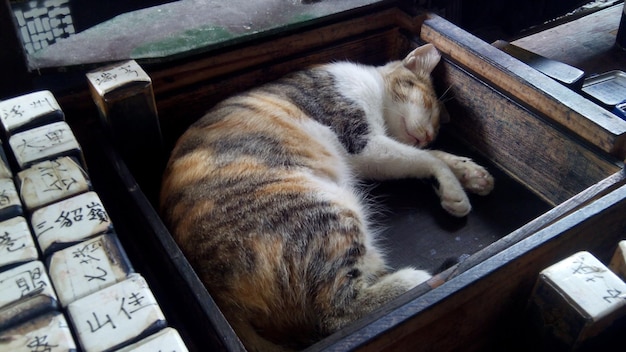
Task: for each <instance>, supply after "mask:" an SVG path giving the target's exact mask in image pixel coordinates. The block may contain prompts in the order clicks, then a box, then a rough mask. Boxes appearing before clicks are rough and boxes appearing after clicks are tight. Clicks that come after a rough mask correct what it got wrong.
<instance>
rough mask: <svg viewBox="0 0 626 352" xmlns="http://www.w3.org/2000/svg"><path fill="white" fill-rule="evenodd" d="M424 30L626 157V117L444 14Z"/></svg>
mask: <svg viewBox="0 0 626 352" xmlns="http://www.w3.org/2000/svg"><path fill="white" fill-rule="evenodd" d="M420 36H421V38H422V40H424V41H427V42H430V43H433V44H434V45H435V46H436V47H437V48H438V49H439V50H440V51H441V52H443V53H444V54H445V55H446V56H447V57H449V58H451V59H452V60H454V61H455V62H458V63H460V64H461V65H462V66H464V67H467V68H468V69H469V70H470V71H472V72H474V73H475V74H476V75H478V76H480V77H482V78H483V79H484V80H485V81H487V82H490V83H491V84H492V85H493V86H495V87H499V88H500V89H501V90H502V91H504V92H507V94H509V95H510V96H511V97H513V98H514V99H516V100H518V101H520V102H522V103H523V104H524V105H525V106H528V107H529V108H532V109H534V110H536V111H538V112H540V113H541V114H543V115H545V116H547V117H549V118H550V119H551V120H552V121H554V123H556V124H559V125H561V126H563V127H565V128H566V129H568V130H569V131H571V132H572V133H574V134H576V135H578V136H579V137H580V138H581V139H582V140H584V141H586V142H588V143H590V144H592V145H595V146H597V147H598V148H600V149H601V150H602V151H604V152H606V153H610V154H613V155H614V156H616V157H617V158H619V159H621V160H624V158H625V157H626V121H624V120H622V119H620V118H619V117H617V116H615V115H614V114H612V113H610V112H608V111H607V110H605V109H603V108H601V107H600V106H598V105H596V104H594V103H592V102H591V101H589V100H587V99H585V98H583V97H582V96H581V95H579V94H577V93H575V92H574V91H572V90H570V89H568V88H566V87H564V86H562V85H560V84H559V83H557V82H556V81H554V80H552V79H550V78H548V77H547V76H544V75H543V74H541V73H540V72H539V71H537V70H535V69H533V68H531V67H530V66H528V65H526V64H523V63H522V62H521V61H519V60H517V59H515V58H513V57H511V56H510V55H508V54H506V53H504V52H502V51H500V50H499V49H497V48H495V47H493V46H491V45H489V44H487V43H485V42H484V41H482V40H480V39H478V38H476V37H474V36H472V35H470V34H468V33H467V32H465V31H463V30H462V29H460V28H458V27H456V26H455V25H453V24H451V23H450V22H448V21H446V20H445V19H443V18H441V17H438V16H436V15H431V16H429V18H428V19H426V20H425V21H424V22H423V25H422V27H421V32H420Z"/></svg>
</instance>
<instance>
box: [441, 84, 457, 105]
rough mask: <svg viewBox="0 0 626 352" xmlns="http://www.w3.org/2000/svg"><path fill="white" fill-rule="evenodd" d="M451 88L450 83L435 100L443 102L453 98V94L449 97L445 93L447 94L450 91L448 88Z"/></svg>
mask: <svg viewBox="0 0 626 352" xmlns="http://www.w3.org/2000/svg"><path fill="white" fill-rule="evenodd" d="M451 89H452V85H450V86H449V87H448V88H447V89H446V90H445V91H444V92H443V93H442V94H441V96H439V97H438V98H437V100H439V102H440V103H441V104H445V103H447V102H449V101H450V100H452V99H454V96H450V97H446V95H448V93H450V90H451Z"/></svg>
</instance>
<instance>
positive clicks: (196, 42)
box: [131, 26, 236, 59]
mask: <svg viewBox="0 0 626 352" xmlns="http://www.w3.org/2000/svg"><path fill="white" fill-rule="evenodd" d="M235 36H236V35H235V34H234V33H232V32H230V31H228V30H227V29H225V28H222V27H213V26H207V27H202V28H197V29H192V30H188V31H185V32H183V33H178V34H175V35H172V36H171V37H169V38H166V39H163V40H159V41H156V42H151V43H144V44H142V45H140V46H138V47H137V48H135V49H134V50H133V51H132V52H131V58H133V59H140V58H146V57H163V56H170V55H176V54H180V53H183V52H188V51H193V50H196V49H199V48H202V47H205V46H207V45H210V44H213V43H217V42H221V41H224V40H227V39H231V38H234V37H235Z"/></svg>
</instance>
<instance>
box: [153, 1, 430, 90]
mask: <svg viewBox="0 0 626 352" xmlns="http://www.w3.org/2000/svg"><path fill="white" fill-rule="evenodd" d="M399 22H401V23H403V24H404V25H406V26H410V27H412V28H413V30H416V28H419V27H418V26H417V25H418V23H416V22H415V21H412V20H409V16H408V15H407V14H406V13H404V12H402V11H401V10H399V9H397V8H390V9H387V10H382V11H379V12H373V13H371V14H367V15H364V16H359V17H356V18H353V19H350V20H346V21H340V22H337V23H331V24H329V25H326V26H321V27H316V28H312V29H309V30H305V31H300V32H298V33H295V34H291V35H287V36H282V37H274V38H269V39H264V40H262V41H258V42H253V43H247V45H243V46H239V47H234V48H227V49H226V50H222V51H216V52H213V53H211V55H207V56H205V57H203V58H201V59H199V60H194V61H191V62H187V63H185V62H184V61H183V62H179V63H178V64H177V65H175V66H171V67H168V69H166V70H160V71H154V72H152V73H151V78H152V81H153V83H154V86H155V93H156V94H160V93H161V92H163V91H169V90H172V89H177V88H181V87H185V86H189V85H193V84H196V83H198V82H202V81H205V80H208V79H212V78H214V77H216V76H221V75H226V74H231V73H233V72H236V71H238V70H242V69H250V68H252V67H259V66H261V65H268V64H270V65H271V64H273V63H275V62H277V61H284V60H285V58H288V57H290V56H293V55H297V56H300V55H308V52H309V51H313V50H317V49H319V48H322V47H326V46H328V45H330V44H332V43H336V42H338V41H342V40H346V39H347V38H351V37H357V36H363V35H367V33H371V32H374V31H380V30H384V29H389V28H391V27H397V26H398V23H399ZM365 47H367V48H368V49H369V50H372V49H374V48H377V47H376V46H374V45H366V46H365ZM376 50H378V49H376ZM338 53H342V52H341V51H339V52H338ZM345 53H346V54H348V55H349V56H353V55H350V52H345ZM157 67H158V66H157Z"/></svg>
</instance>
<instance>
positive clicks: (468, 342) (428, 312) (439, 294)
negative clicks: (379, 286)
mask: <svg viewBox="0 0 626 352" xmlns="http://www.w3.org/2000/svg"><path fill="white" fill-rule="evenodd" d="M624 211H626V186H622V187H620V188H618V189H616V190H615V191H613V192H611V193H609V194H607V195H606V196H604V197H602V198H600V199H599V200H598V201H596V202H593V203H591V204H589V205H588V206H586V207H584V208H582V209H580V210H578V211H576V212H574V213H572V214H571V215H569V216H567V217H565V218H563V219H561V220H559V221H557V222H555V223H554V224H552V225H550V226H548V227H546V228H544V229H543V230H541V231H539V232H537V233H536V234H534V235H533V236H531V237H529V238H527V239H525V240H523V241H520V242H518V243H517V244H514V245H512V246H510V247H509V248H507V249H505V250H503V251H501V252H499V253H495V254H494V255H493V256H492V257H491V258H489V259H487V260H485V261H484V262H482V263H480V264H478V265H476V266H474V267H472V268H470V269H468V270H466V271H465V272H463V273H461V274H460V275H459V276H458V277H456V278H455V279H454V280H451V281H448V282H446V283H444V284H443V285H441V286H439V287H437V288H436V289H433V290H431V291H428V292H426V293H424V294H423V295H421V296H419V297H417V298H415V299H412V298H413V297H414V294H415V293H416V292H417V291H419V290H423V287H418V288H416V289H414V291H413V292H412V293H411V295H410V296H411V297H406V296H405V297H401V298H399V300H398V301H397V302H396V304H395V305H389V306H391V307H393V308H387V310H386V311H379V312H377V314H374V315H375V318H368V319H369V320H368V321H367V322H365V323H361V324H360V325H358V329H354V330H353V331H350V333H349V334H347V333H346V332H340V333H338V334H337V335H338V336H332V337H330V338H328V339H327V340H326V341H322V342H320V343H319V344H317V345H314V346H312V347H311V348H310V349H309V351H319V350H325V351H345V350H359V351H381V350H388V351H394V350H396V351H411V350H423V349H424V348H427V349H429V350H436V351H454V350H463V351H480V350H494V348H495V350H507V347H509V348H512V347H516V348H518V347H519V350H528V349H524V345H523V344H525V343H529V342H530V340H528V339H526V338H527V337H528V336H525V335H524V333H525V331H526V330H525V326H524V324H525V320H524V319H523V317H524V310H525V306H526V302H527V301H528V297H529V295H530V293H531V290H532V287H533V285H534V283H535V280H536V278H537V274H538V273H539V271H541V270H542V269H543V268H545V267H547V266H549V265H551V264H552V263H555V262H556V261H558V260H559V259H561V258H565V257H567V256H569V255H570V254H572V253H575V252H577V251H579V250H588V251H590V252H592V253H593V254H594V255H596V256H597V257H598V258H599V259H600V260H603V261H605V262H608V260H609V259H610V257H611V255H612V253H613V251H614V250H615V247H616V245H617V243H618V241H619V239H621V238H622V237H623V229H624V227H625V226H626V218H625V217H624V216H622V214H623V213H624ZM600 228H601V229H602V234H601V236H593V241H591V240H590V234H597V233H598V229H600ZM512 277H514V278H515V279H514V280H511V278H512ZM506 341H508V342H510V341H515V344H516V346H510V345H508V346H507V344H506ZM490 348H491V349H490Z"/></svg>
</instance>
